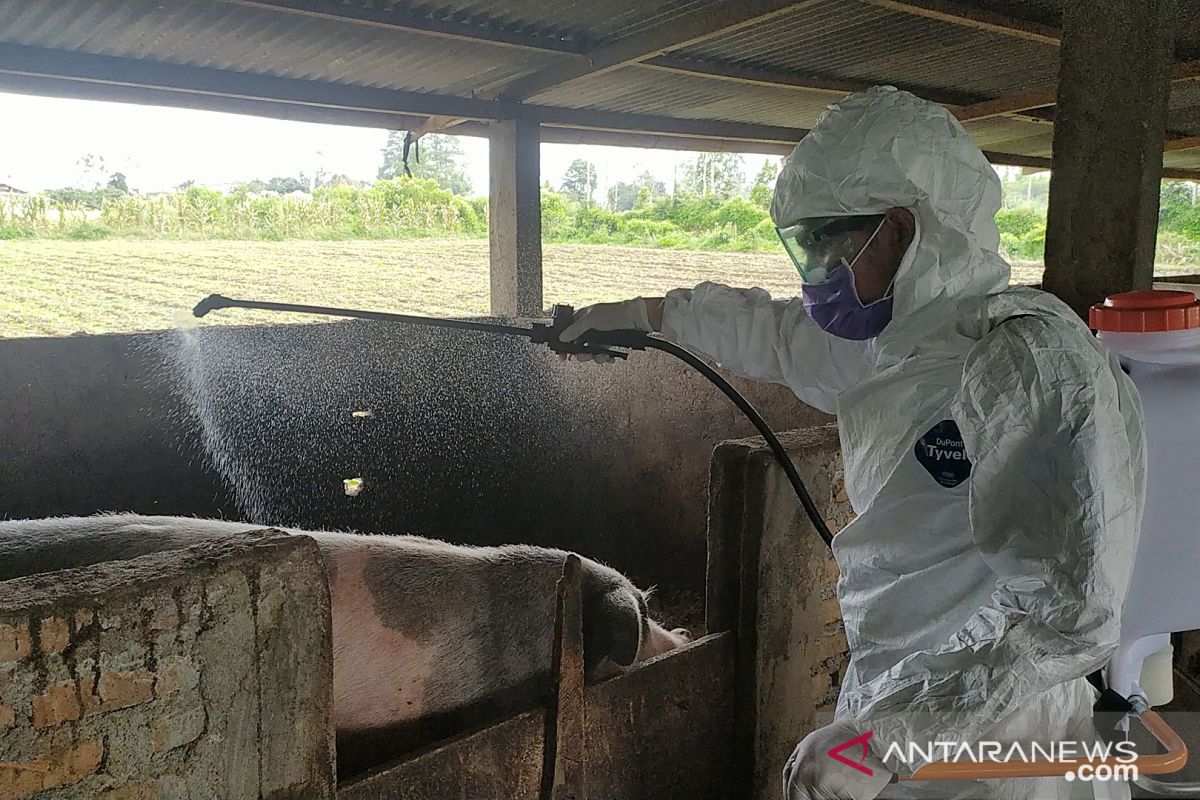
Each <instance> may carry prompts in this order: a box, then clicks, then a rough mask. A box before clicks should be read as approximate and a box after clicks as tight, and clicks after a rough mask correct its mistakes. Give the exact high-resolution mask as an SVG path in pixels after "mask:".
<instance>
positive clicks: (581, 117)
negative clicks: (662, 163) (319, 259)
mask: <svg viewBox="0 0 1200 800" xmlns="http://www.w3.org/2000/svg"><path fill="white" fill-rule="evenodd" d="M31 79H38V80H39V81H40V82H41V83H42V85H48V84H47V82H48V81H49V82H51V83H53V82H54V81H57V82H59V83H69V84H71V87H70V90H71V91H72V92H73V93H74V96H79V97H88V96H103V97H105V98H108V97H112V96H113V95H114V94H117V93H119V94H120V95H122V96H123V97H125V98H128V99H129V100H128V101H131V102H138V101H137V100H135V99H132V98H136V97H138V96H139V95H141V96H145V97H147V98H150V97H152V98H153V100H145V101H143V102H159V103H166V104H168V105H185V106H188V105H190V106H192V107H199V106H198V104H197V103H196V102H195V100H194V98H196V97H204V98H207V100H206V101H205V102H204V104H203V107H206V108H209V109H212V110H220V107H221V105H222V104H228V105H230V106H231V107H238V108H242V107H247V104H253V105H254V107H256V108H264V107H267V106H270V105H272V104H277V105H282V106H286V107H288V108H289V113H293V114H295V113H298V111H297V110H298V109H301V108H308V109H315V110H319V111H322V112H323V113H322V114H321V115H322V116H333V115H336V114H348V115H359V116H358V118H360V119H365V118H368V117H369V118H370V119H372V120H375V121H374V122H372V123H371V124H373V125H375V126H378V127H384V128H392V129H400V128H405V129H409V128H410V127H420V126H421V125H423V124H424V123H425V120H423V119H420V117H442V118H449V120H446V119H443V120H439V121H438V122H436V123H435V124H437V125H442V127H445V125H444V123H445V122H447V121H450V120H453V119H465V120H496V119H528V120H533V121H536V122H539V123H542V124H545V125H559V126H564V127H579V128H596V129H600V130H622V131H636V132H641V133H657V134H667V135H672V136H694V137H700V138H706V137H707V138H728V139H737V140H741V141H752V142H753V141H757V142H796V141H799V140H800V138H801V137H802V136H803V135H804V134H805V133H806V131H805V130H803V129H798V128H786V127H780V126H776V125H757V124H752V123H741V122H727V121H722V120H704V119H685V118H680V117H663V116H657V115H652V114H628V113H623V112H617V111H597V110H592V109H574V108H558V107H554V106H540V105H527V104H521V103H508V102H501V101H496V100H480V99H475V98H469V97H456V96H451V95H438V94H428V93H422V92H408V91H399V90H395V89H376V88H371V87H366V86H351V85H348V84H340V83H329V82H324V81H310V80H300V79H296V78H280V77H276V76H272V75H251V74H247V73H241V72H233V71H229V70H221V69H213V68H210V67H193V66H186V65H182V64H166V63H162V62H149V61H141V60H138V59H129V58H120V57H116V56H98V55H92V54H88V53H74V52H67V51H62V50H49V49H46V48H41V47H28V46H24V45H14V44H3V43H0V87H3V86H6V85H12V84H17V85H19V84H21V83H22V81H24V82H25V85H28V82H29V81H30V80H31ZM64 88H65V87H64ZM117 90H120V91H119V92H117ZM172 98H174V99H172ZM184 98H187V99H188V102H181V100H182V99H184ZM250 113H262V112H250ZM309 113H311V114H314V115H315V114H316V111H310V112H309ZM267 115H268V116H275V115H274V114H270V113H268V114H267ZM363 115H366V116H363ZM414 117H415V118H416V123H415V126H414V123H413V120H414ZM393 120H394V121H393ZM389 121H391V122H390V123H389Z"/></svg>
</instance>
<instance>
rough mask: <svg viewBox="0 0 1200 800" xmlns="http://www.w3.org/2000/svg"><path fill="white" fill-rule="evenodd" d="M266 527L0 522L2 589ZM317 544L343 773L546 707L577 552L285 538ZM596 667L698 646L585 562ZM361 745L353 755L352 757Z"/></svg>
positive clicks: (594, 670)
mask: <svg viewBox="0 0 1200 800" xmlns="http://www.w3.org/2000/svg"><path fill="white" fill-rule="evenodd" d="M262 527H264V526H258V525H252V524H249V523H243V522H229V521H223V520H207V519H194V518H188V517H158V516H138V515H133V514H103V515H97V516H91V517H63V518H51V519H42V520H19V521H0V580H7V579H10V578H14V577H18V576H20V575H30V574H35V573H40V572H48V571H52V570H58V569H65V568H69V567H80V566H86V565H89V564H95V563H98V562H102V561H113V560H123V559H128V558H134V557H136V556H140V555H145V554H147V553H152V552H158V551H162V550H171V549H178V548H183V547H187V546H189V545H191V544H195V543H197V542H200V541H203V540H205V539H210V538H214V537H220V536H228V535H230V534H236V533H239V532H244V531H248V530H254V529H260V528H262ZM280 530H285V531H286V532H288V533H290V534H293V535H302V536H309V537H311V538H312V539H314V540H316V542H317V545H318V547H319V549H320V552H321V555H322V557H323V559H324V562H325V568H326V574H327V577H328V581H329V591H330V601H331V606H332V629H333V695H334V726H335V728H336V731H337V736H338V744H339V762H341V763H340V765H339V772H342V773H343V774H345V769H344V768H348V767H349V766H350V761H351V760H353V759H352V758H350V755H349V753H348V752H346V751H348V750H350V749H359V750H362V749H366V748H370V749H378V742H379V741H380V735H382V736H383V737H384V739H385V740H386V742H387V743H388V744H389V746H390V747H391V748H392V749H394V750H397V751H401V750H403V749H407V748H411V747H415V746H419V745H421V744H424V743H426V742H427V741H428V740H431V739H433V738H437V737H438V736H442V735H446V734H447V733H449V732H450V731H451V730H453V729H455V728H456V727H458V726H461V725H463V724H466V723H468V722H469V721H470V720H477V719H479V718H480V717H486V716H489V715H496V714H499V713H511V712H512V711H514V710H516V709H518V708H520V707H521V706H527V705H530V704H532V703H535V702H536V701H537V700H538V699H539V698H540V697H541V696H543V695H544V692H545V687H546V686H547V681H548V670H549V664H550V654H551V647H552V639H553V629H554V609H555V583H556V581H557V579H558V577H559V575H560V574H561V572H562V566H563V562H564V559H565V558H566V556H567V553H566V552H564V551H561V550H555V549H550V548H543V547H533V546H528V545H509V546H503V547H469V546H462V545H454V544H449V543H447V542H443V541H438V540H434V539H425V538H421V537H417V536H386V535H364V534H357V533H338V532H327V531H304V530H297V529H290V528H281V529H280ZM581 560H582V570H581V586H582V600H583V634H584V662H585V667H586V670H587V673H588V676H589V677H590V678H591V679H593V680H595V679H602V678H604V677H609V676H611V675H614V674H616V673H619V672H620V671H622V670H623V669H624V668H626V667H628V666H630V665H632V664H634V663H635V662H638V661H643V660H646V659H649V658H652V657H654V656H656V655H660V654H662V653H665V652H667V651H669V650H671V649H674V648H676V647H679V646H681V645H683V644H684V643H686V642H687V641H689V639H690V637H689V636H688V632H687V631H686V630H685V629H682V628H677V629H674V630H666V629H664V628H663V627H662V626H660V625H659V624H658V623H657V622H655V621H654V620H652V619H651V618H650V616H649V614H648V612H647V607H646V596H647V595H646V593H645V592H643V591H641V590H639V589H638V588H637V587H635V586H634V585H633V583H632V582H630V580H629V579H628V578H626V577H625V576H624V575H622V574H621V573H619V572H617V571H616V570H614V569H611V568H609V567H607V566H605V565H603V564H600V563H598V562H596V561H592V560H590V559H587V558H582V559H581ZM355 742H359V743H371V744H363V745H361V746H360V747H358V748H354V747H353V744H354V743H355Z"/></svg>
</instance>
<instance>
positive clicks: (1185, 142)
mask: <svg viewBox="0 0 1200 800" xmlns="http://www.w3.org/2000/svg"><path fill="white" fill-rule="evenodd" d="M1197 147H1200V136H1181V137H1179V138H1178V139H1167V141H1166V142H1164V143H1163V152H1164V153H1178V152H1179V151H1181V150H1195V149H1196V148H1197Z"/></svg>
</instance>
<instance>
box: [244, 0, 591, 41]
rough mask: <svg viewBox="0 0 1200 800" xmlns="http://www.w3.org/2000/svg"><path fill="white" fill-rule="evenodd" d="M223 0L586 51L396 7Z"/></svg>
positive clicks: (407, 29)
mask: <svg viewBox="0 0 1200 800" xmlns="http://www.w3.org/2000/svg"><path fill="white" fill-rule="evenodd" d="M221 2H224V3H228V4H230V5H236V6H245V7H248V8H260V9H264V10H267V11H276V12H280V13H285V14H295V15H299V16H306V17H315V18H318V19H329V20H337V21H340V22H348V23H354V24H358V25H366V26H368V27H372V28H382V29H384V30H392V31H403V32H404V33H418V34H423V35H426V36H440V37H443V38H447V39H457V40H460V41H467V42H482V43H486V44H494V45H497V46H499V47H514V48H518V49H521V50H533V51H543V52H554V53H572V54H579V53H581V52H583V45H582V44H581V43H579V42H573V41H568V40H565V39H559V38H554V37H552V36H535V35H531V34H525V33H513V32H511V31H504V30H500V29H497V28H489V27H485V26H480V25H467V24H464V23H461V22H450V21H446V20H440V19H436V18H434V17H432V16H429V15H427V14H414V13H412V12H407V11H401V10H398V9H397V8H395V7H392V8H391V9H386V10H385V9H378V8H367V7H365V6H363V5H361V4H355V5H352V4H349V3H338V2H330V0H221Z"/></svg>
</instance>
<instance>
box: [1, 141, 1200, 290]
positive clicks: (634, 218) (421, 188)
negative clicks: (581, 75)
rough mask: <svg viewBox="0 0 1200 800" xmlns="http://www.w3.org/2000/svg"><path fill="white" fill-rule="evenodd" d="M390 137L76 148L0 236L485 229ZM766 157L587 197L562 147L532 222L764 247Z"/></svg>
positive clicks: (4, 205)
mask: <svg viewBox="0 0 1200 800" xmlns="http://www.w3.org/2000/svg"><path fill="white" fill-rule="evenodd" d="M403 144H404V134H403V133H402V132H392V133H390V134H389V136H388V137H387V141H386V143H385V144H384V147H383V149H382V152H381V154H380V155H381V158H380V166H379V169H378V171H377V176H376V177H377V180H376V181H375V182H374V183H367V182H364V181H358V180H354V179H352V178H350V177H348V176H345V175H329V174H326V173H325V172H323V171H322V170H316V171H315V172H314V173H313V174H312V175H307V174H306V173H304V172H300V173H299V174H298V175H296V176H275V177H271V178H267V179H255V180H251V181H247V182H244V183H241V184H237V185H236V186H234V187H232V188H231V189H230V190H228V191H225V192H219V191H215V190H213V189H210V188H206V187H204V186H201V185H199V184H197V183H195V182H193V181H186V182H184V183H183V184H181V185H179V186H177V187H175V190H174V191H173V192H169V193H163V194H158V195H150V196H142V195H138V194H136V193H134V192H133V191H131V189H130V187H129V186H128V181H127V178H126V176H125V175H124V174H122V173H121V172H120V171H115V170H112V169H110V168H109V167H108V166H107V165H106V163H105V162H104V159H103V158H102V157H100V156H96V155H87V156H84V157H83V158H81V159H80V162H79V164H80V167H81V171H82V173H83V175H84V181H83V185H81V186H74V187H67V188H62V189H54V190H50V191H46V192H43V193H41V194H39V195H33V196H25V197H20V196H19V197H17V198H12V199H9V200H8V201H7V202H5V201H3V199H0V239H13V238H22V237H35V236H49V237H65V238H77V239H92V238H104V237H108V236H127V237H204V238H231V239H268V240H271V239H290V238H296V239H305V238H309V239H351V238H373V239H381V238H413V237H422V236H425V237H429V236H485V235H486V232H487V201H486V199H485V198H482V197H471V196H470V194H471V189H472V187H471V182H470V179H469V177H468V175H467V173H466V170H465V169H464V166H463V162H464V157H463V151H462V148H461V145H460V144H459V142H458V140H457V139H456V138H455V137H453V136H443V135H436V134H435V135H429V136H425V137H423V138H422V139H421V144H420V148H419V150H418V151H417V152H413V151H411V150H410V154H409V155H410V158H409V160H408V164H407V165H405V163H404V157H403V155H404V152H403V151H404V147H403ZM406 167H407V168H406ZM778 169H779V166H778V163H777V162H776V161H774V160H768V161H767V162H765V163H764V164H763V167H762V169H761V170H759V171H758V173H757V174H755V175H754V177H753V178H752V179H748V178H747V176H746V170H745V160H744V158H742V157H741V156H739V155H737V154H732V153H701V154H698V155H696V156H695V157H694V158H692V159H690V160H688V161H687V162H685V163H683V164H681V165H680V167H679V168H678V169H677V171H676V174H675V176H674V180H673V183H672V186H670V187H668V186H667V185H666V184H665V183H664V182H663V181H662V180H660V179H659V178H657V177H656V176H655V175H654V174H652V173H651V172H649V171H643V172H642V173H641V174H640V175H637V176H635V177H633V178H631V179H629V180H622V181H618V182H616V183H614V184H613V185H612V186H610V187H608V190H607V191H606V192H605V193H604V196H603V197H598V196H597V193H598V176H597V169H596V166H595V164H593V163H592V162H589V161H587V160H585V159H576V160H574V161H573V162H571V164H570V165H569V166H568V168H567V169H566V171H565V172H564V174H563V175H562V176H561V178H560V179H559V181H558V182H557V185H554V184H552V183H550V182H549V181H547V182H545V183H544V184H543V186H542V235H543V238H544V239H545V240H546V241H548V242H583V243H594V244H625V245H637V246H646V247H671V248H686V249H703V250H740V251H757V252H778V251H779V243H778V239H777V236H776V234H775V228H774V225H773V224H772V222H771V220H770V216H769V207H770V202H771V195H772V192H773V187H774V182H775V178H776V176H777V173H778ZM1001 172H1002V179H1003V185H1004V204H1003V208H1002V209H1001V210H1000V212H999V213H998V214H997V215H996V223H997V227H998V228H999V232H1000V245H1001V253H1002V254H1003V255H1004V256H1006V257H1007V258H1009V259H1011V260H1016V261H1041V259H1042V257H1043V252H1044V249H1045V240H1046V204H1047V198H1048V191H1049V176H1048V175H1047V174H1045V173H1041V174H1023V173H1018V172H1017V171H1015V170H1001ZM1197 189H1198V187H1197V184H1195V183H1191V182H1183V181H1164V182H1163V183H1162V194H1161V197H1160V210H1159V242H1158V258H1159V261H1160V263H1170V264H1194V265H1196V266H1198V267H1200V202H1198V201H1200V196H1198V194H1200V192H1198V190H1197Z"/></svg>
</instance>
